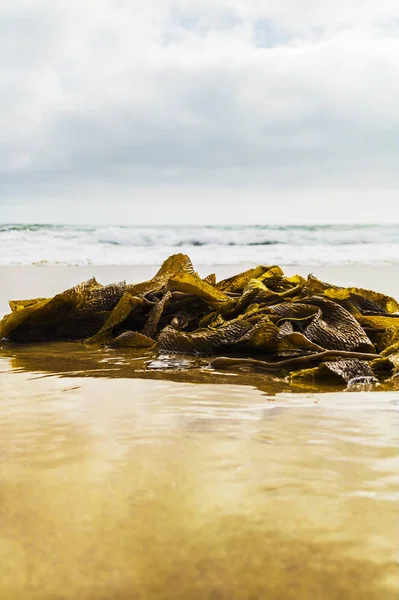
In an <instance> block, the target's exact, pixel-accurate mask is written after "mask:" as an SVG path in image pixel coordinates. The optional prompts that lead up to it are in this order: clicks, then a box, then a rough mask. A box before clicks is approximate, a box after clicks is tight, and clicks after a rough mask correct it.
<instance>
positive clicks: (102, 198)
mask: <svg viewBox="0 0 399 600" xmlns="http://www.w3.org/2000/svg"><path fill="white" fill-rule="evenodd" d="M398 65H399V2H398V1H397V0H180V1H179V0H0V90H1V92H0V109H1V110H0V221H2V222H11V221H12V222H15V221H34V222H55V221H58V222H86V223H88V222H94V223H106V222H112V223H194V222H201V223H223V222H225V223H268V222H306V221H311V222H329V221H333V222H392V221H398V222H399V208H398V206H399V193H398V190H399V168H398V165H399V76H398V70H399V66H398Z"/></svg>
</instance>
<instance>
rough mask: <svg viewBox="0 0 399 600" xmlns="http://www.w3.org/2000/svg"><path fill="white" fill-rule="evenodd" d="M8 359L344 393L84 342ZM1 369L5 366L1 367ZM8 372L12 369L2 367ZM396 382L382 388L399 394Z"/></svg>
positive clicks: (334, 387)
mask: <svg viewBox="0 0 399 600" xmlns="http://www.w3.org/2000/svg"><path fill="white" fill-rule="evenodd" d="M1 358H3V359H8V360H9V367H8V368H9V369H11V370H12V371H26V372H33V373H48V374H51V375H58V376H61V377H107V378H132V379H135V378H140V379H153V380H166V381H176V382H190V383H205V384H206V383H208V384H214V383H217V384H231V383H234V384H236V385H246V386H248V385H251V386H253V387H256V388H258V389H259V390H261V391H262V392H264V393H266V394H268V395H275V394H277V393H279V392H283V391H292V392H301V393H312V392H317V393H321V392H327V391H340V390H342V389H343V387H344V386H343V384H340V383H334V382H331V383H330V384H328V385H325V384H323V386H320V384H313V383H311V382H306V383H305V382H303V383H302V382H301V383H296V384H293V383H289V382H288V381H286V378H285V377H283V376H282V377H277V376H276V375H274V374H273V375H268V374H265V373H259V372H258V373H256V372H254V371H252V370H251V371H240V370H236V371H230V370H228V371H223V372H219V371H216V370H214V369H210V368H209V367H208V364H209V358H206V357H205V358H199V357H176V356H171V357H164V356H163V357H158V356H157V355H156V354H155V353H152V352H151V351H149V350H145V349H139V350H135V349H133V348H118V349H111V348H105V347H101V346H93V345H84V344H80V343H68V342H57V343H44V344H34V345H28V344H27V345H18V344H16V345H8V344H7V345H3V346H2V347H1V346H0V359H1ZM0 368H1V367H0ZM3 369H6V370H7V368H6V367H5V366H3ZM398 388H399V378H397V380H395V381H393V382H391V383H388V384H384V385H383V386H380V388H379V389H381V390H391V391H392V390H396V389H398Z"/></svg>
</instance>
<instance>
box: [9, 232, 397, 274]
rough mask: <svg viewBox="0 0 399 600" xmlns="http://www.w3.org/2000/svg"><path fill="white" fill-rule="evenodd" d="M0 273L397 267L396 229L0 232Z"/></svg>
mask: <svg viewBox="0 0 399 600" xmlns="http://www.w3.org/2000/svg"><path fill="white" fill-rule="evenodd" d="M0 248H1V253H0V265H32V264H62V265H158V264H160V263H161V262H162V261H163V260H164V259H165V258H166V257H167V256H169V255H171V254H174V253H177V252H183V253H186V254H188V255H189V256H190V257H191V259H192V260H193V262H194V264H201V265H238V264H248V263H251V264H284V265H301V264H313V265H316V264H324V265H344V264H363V265H364V264H369V265H391V264H397V263H399V225H314V226H288V225H284V226H278V225H273V226H267V225H257V226H242V227H240V226H209V227H204V226H187V227H184V226H168V227H159V226H156V227H154V226H151V227H143V226H140V227H139V226H132V225H127V226H123V225H121V226H112V227H106V226H102V227H99V226H90V225H85V226H76V225H73V226H72V225H40V224H31V225H18V224H5V225H0Z"/></svg>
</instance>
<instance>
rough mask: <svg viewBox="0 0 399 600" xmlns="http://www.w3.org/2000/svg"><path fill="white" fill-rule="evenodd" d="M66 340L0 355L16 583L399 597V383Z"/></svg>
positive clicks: (239, 594)
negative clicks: (190, 375) (302, 389)
mask: <svg viewBox="0 0 399 600" xmlns="http://www.w3.org/2000/svg"><path fill="white" fill-rule="evenodd" d="M68 350H69V347H68V345H59V346H57V347H54V348H53V350H52V352H53V354H52V355H49V354H47V363H46V364H44V361H43V354H41V353H40V351H38V354H37V355H36V356H35V353H30V352H26V354H25V355H24V354H23V353H22V355H21V353H20V352H19V351H18V353H16V352H14V351H11V352H10V350H7V352H8V353H9V354H8V355H7V357H4V356H3V359H2V360H0V371H1V373H0V400H1V407H2V410H1V412H0V453H1V457H2V460H1V463H0V477H1V482H2V486H1V492H0V531H1V537H0V561H1V563H0V564H1V565H2V569H1V574H0V598H7V600H14V598H15V599H17V598H18V599H19V598H22V597H23V598H27V599H28V600H29V599H31V598H32V599H35V600H36V599H37V600H39V599H40V600H41V599H46V600H47V599H51V600H52V599H53V598H54V599H57V600H58V599H61V598H62V599H63V598H65V599H68V600H69V599H75V598H79V599H83V600H85V599H87V600H97V599H104V600H108V599H112V598H121V599H126V600H127V599H130V598H135V599H136V598H138V599H145V600H147V599H148V600H153V599H154V600H175V599H178V600H180V599H182V600H183V599H190V600H191V599H194V600H197V599H198V600H200V599H201V600H203V599H205V600H207V599H209V600H211V599H215V598H217V599H222V600H224V599H226V600H230V599H232V600H235V599H237V600H249V599H256V600H258V599H263V598H273V599H280V598H281V599H284V600H286V599H288V600H290V599H299V600H302V599H303V600H304V599H306V600H307V599H308V598H309V597H312V596H314V597H315V598H323V600H324V599H326V600H333V599H334V600H335V599H337V598H345V599H349V600H351V599H355V598H356V600H357V599H358V598H362V600H374V599H375V600H377V599H378V600H380V599H382V598H383V599H384V600H390V599H391V598H392V599H395V600H396V598H397V591H398V584H399V581H398V575H399V569H398V565H397V558H398V536H399V508H398V499H399V482H398V467H399V456H398V442H399V413H398V404H397V394H395V393H383V392H380V393H378V392H376V393H373V394H365V393H350V394H348V393H325V394H313V393H309V394H300V395H299V394H293V393H292V391H287V389H285V388H284V387H282V388H281V391H280V389H279V388H278V387H273V386H271V388H269V383H268V384H267V385H266V386H265V387H264V389H263V391H262V392H260V391H259V390H258V389H257V387H255V386H254V385H253V381H252V380H251V385H250V386H248V385H244V382H245V380H239V381H240V383H242V385H235V382H236V381H237V380H238V379H239V377H240V376H225V375H223V376H220V377H221V378H222V377H223V383H224V385H222V386H216V385H213V383H209V381H212V382H214V381H215V377H213V375H212V374H208V373H206V374H205V376H204V379H202V380H201V381H202V383H203V385H192V384H190V383H187V382H176V381H174V380H173V379H174V378H176V377H178V373H177V372H176V373H173V374H172V375H173V377H171V378H170V380H169V379H168V380H165V377H164V375H165V374H164V373H161V374H160V373H159V372H157V371H155V372H154V373H151V378H153V379H152V380H148V379H145V378H142V376H140V370H138V371H137V374H135V375H132V376H130V377H126V376H123V375H122V374H121V373H127V372H129V373H131V372H134V373H136V371H135V370H134V369H133V371H132V370H130V371H126V369H128V365H127V362H129V361H130V362H131V359H132V356H131V355H130V354H129V361H127V359H126V361H125V362H124V359H121V357H120V356H119V355H118V357H116V356H112V354H111V355H110V354H108V353H107V351H105V350H101V351H93V353H92V356H89V355H88V353H87V351H86V349H82V354H81V356H79V357H78V359H76V357H75V358H71V357H70V352H68ZM21 356H22V358H21ZM136 358H137V363H138V364H141V363H140V361H142V362H143V361H144V362H145V361H146V360H150V359H151V357H150V356H144V357H136ZM116 360H118V361H120V362H121V363H122V364H120V365H119V366H116V367H115V364H116V363H115V361H116ZM77 365H79V366H78V368H77ZM99 365H102V366H100V367H99ZM104 365H105V366H104ZM108 365H113V366H112V368H113V369H114V368H116V371H111V372H112V373H115V372H117V373H118V375H117V376H116V377H115V376H109V371H108ZM86 368H87V369H92V372H91V374H92V376H91V377H90V376H88V375H90V370H88V372H87V373H86V376H85V377H79V376H78V373H79V372H81V371H82V370H84V369H86ZM129 368H130V369H131V367H129ZM71 371H72V373H73V374H74V376H73V377H71V376H70V375H69V373H70V372H71ZM194 371H195V370H193V372H194ZM190 372H191V371H190ZM40 373H41V374H43V373H47V375H50V374H52V373H60V374H62V377H59V376H46V377H43V376H42V375H38V374H40ZM99 373H101V376H100V377H98V374H99ZM93 375H95V376H93ZM159 375H162V378H158V377H159ZM195 377H202V371H200V372H199V373H196V374H195ZM205 377H213V378H212V379H205ZM216 377H218V375H217V374H216ZM243 377H245V375H244V376H243ZM194 380H195V379H194ZM232 382H234V383H232ZM262 385H264V384H262V383H260V384H259V386H258V387H261V386H262ZM277 385H280V384H279V382H277ZM261 389H262V388H261ZM268 389H271V393H269V392H268V391H267V390H268Z"/></svg>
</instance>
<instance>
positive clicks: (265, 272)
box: [0, 254, 399, 386]
mask: <svg viewBox="0 0 399 600" xmlns="http://www.w3.org/2000/svg"><path fill="white" fill-rule="evenodd" d="M10 308H11V313H10V314H8V315H6V316H5V317H4V318H3V319H2V320H1V321H0V339H2V340H3V341H4V342H15V343H19V344H22V343H36V342H46V341H83V342H85V343H88V344H105V345H109V346H110V347H134V348H151V349H152V350H153V351H154V352H156V353H158V354H168V355H171V354H172V355H174V354H177V355H179V354H180V355H181V354H183V355H197V356H207V357H212V359H211V360H210V363H209V366H210V368H213V369H218V370H221V369H231V368H233V369H246V370H248V369H249V370H251V369H253V370H259V371H265V372H272V373H275V374H278V375H280V376H282V377H288V378H289V379H290V380H292V381H295V382H298V381H303V380H309V379H313V380H337V379H339V380H340V381H342V382H343V383H345V384H347V385H348V386H351V385H352V384H353V383H354V382H355V383H356V384H357V383H359V382H362V381H364V382H368V383H372V384H374V383H375V384H377V383H378V382H379V381H385V380H387V379H390V378H394V377H396V376H398V374H399V358H398V357H399V314H398V312H399V304H398V302H397V301H396V300H395V299H394V298H391V297H389V296H386V295H384V294H382V293H378V292H375V291H372V290H367V289H362V288H357V287H347V288H344V287H339V286H335V285H332V284H329V283H326V282H323V281H320V280H319V279H317V278H316V277H315V276H314V275H309V276H308V277H307V278H304V277H302V276H300V275H295V276H293V277H286V276H285V275H284V273H283V271H282V269H281V268H280V267H278V266H276V265H272V266H268V265H259V266H257V267H255V268H253V269H249V270H247V271H245V272H243V273H239V274H238V275H235V276H233V277H229V278H227V279H224V280H222V281H220V282H217V280H216V276H215V274H211V275H208V276H207V277H205V278H201V277H200V276H199V275H198V273H196V272H195V270H194V268H193V265H192V263H191V261H190V259H189V257H188V256H186V255H184V254H175V255H173V256H170V257H169V258H168V259H167V260H166V261H165V262H164V263H163V265H162V266H161V268H160V269H159V271H158V272H157V273H156V275H155V276H154V277H153V278H152V279H150V280H148V281H145V282H142V283H136V284H127V283H126V282H120V283H116V284H112V285H106V286H103V285H101V284H100V283H98V282H97V281H96V280H95V279H94V278H92V279H90V280H89V281H86V282H83V283H81V284H79V285H77V286H75V287H73V288H70V289H68V290H66V291H64V292H62V293H60V294H57V295H56V296H54V297H53V298H35V299H28V300H13V301H10Z"/></svg>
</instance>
